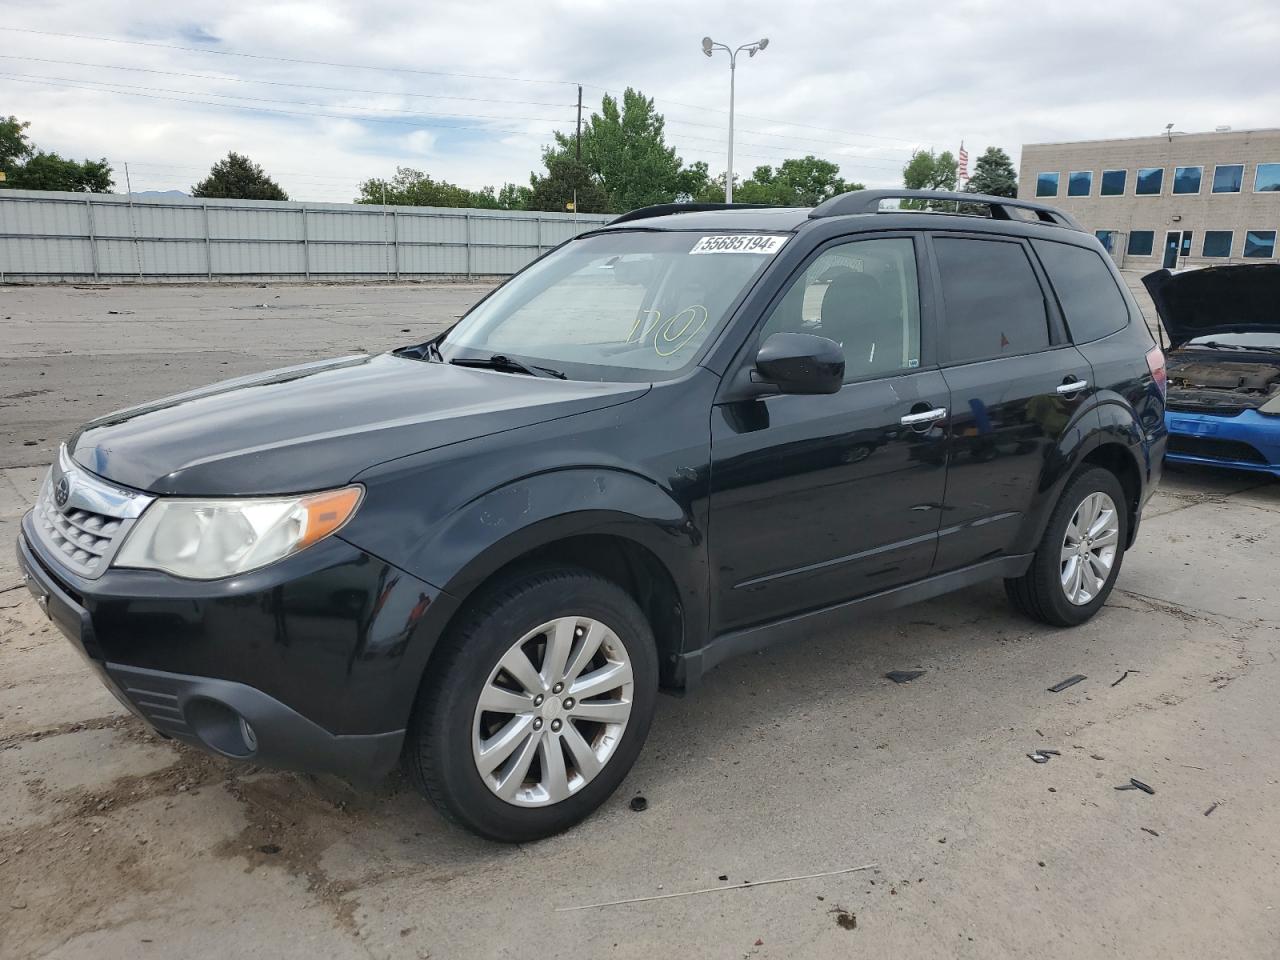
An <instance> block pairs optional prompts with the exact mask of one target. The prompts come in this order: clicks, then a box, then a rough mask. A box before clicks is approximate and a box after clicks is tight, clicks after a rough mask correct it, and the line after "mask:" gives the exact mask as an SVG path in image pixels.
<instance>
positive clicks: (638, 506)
mask: <svg viewBox="0 0 1280 960" xmlns="http://www.w3.org/2000/svg"><path fill="white" fill-rule="evenodd" d="M586 534H590V535H604V536H617V537H621V538H623V539H625V540H630V541H632V542H634V543H636V544H638V545H640V546H642V547H645V548H647V549H648V550H649V551H651V552H652V553H653V554H654V556H656V557H657V559H658V560H659V561H660V562H661V563H662V564H663V566H664V567H666V569H667V571H668V572H669V573H670V574H671V578H672V580H674V581H675V584H676V589H677V590H678V591H679V593H680V596H681V600H682V602H683V604H684V607H685V609H686V611H690V612H693V611H696V610H699V609H705V603H706V582H707V573H706V555H705V549H704V543H703V537H702V534H701V531H700V530H699V528H698V525H697V524H696V523H695V522H694V518H693V516H692V515H691V513H690V512H689V511H688V510H687V509H686V508H685V507H683V506H681V504H680V502H679V501H678V500H677V499H676V497H675V496H673V495H672V493H670V492H669V491H667V490H665V489H663V488H662V487H660V486H659V485H657V484H656V483H654V482H653V481H651V480H648V479H646V478H644V477H641V476H639V475H637V474H634V473H628V472H626V471H622V470H613V469H606V468H573V469H564V470H555V471H552V472H549V473H542V474H538V475H536V476H532V477H525V478H522V479H520V480H517V481H514V482H512V483H509V484H507V485H506V486H503V487H500V488H498V489H496V490H491V491H489V492H488V493H486V494H484V495H483V496H480V497H478V498H476V499H475V500H473V501H471V502H470V503H468V504H467V505H466V506H465V507H464V508H462V509H461V510H458V511H456V512H455V513H454V514H453V515H451V516H450V517H449V518H448V519H447V520H446V521H445V522H444V523H442V524H441V525H440V526H439V527H438V528H437V529H436V530H435V531H434V532H433V535H432V536H431V537H430V538H429V539H428V540H427V541H425V542H424V543H423V544H422V548H421V550H420V551H419V552H418V556H417V557H416V558H415V561H416V562H415V563H414V566H415V567H418V568H419V569H422V570H424V572H426V573H427V574H428V575H427V579H428V580H430V579H431V574H434V575H436V576H438V577H440V578H441V579H440V581H439V582H441V583H443V585H444V589H445V590H446V592H448V593H449V594H451V595H452V596H455V597H458V598H462V597H465V596H467V595H468V594H470V593H471V592H472V591H473V590H475V588H476V587H478V586H479V585H480V584H481V583H483V582H484V581H485V580H486V579H487V578H488V577H489V576H491V575H492V574H493V573H494V572H495V571H497V570H499V569H500V568H502V567H504V566H506V565H507V564H509V563H511V562H512V561H513V560H516V559H518V558H519V557H521V556H524V555H526V554H528V553H530V552H531V551H533V550H536V549H538V548H539V547H543V546H546V545H548V544H551V543H554V542H556V541H558V540H564V539H566V538H569V537H574V536H579V535H586ZM432 582H436V581H432Z"/></svg>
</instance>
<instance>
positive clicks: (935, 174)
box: [902, 150, 956, 190]
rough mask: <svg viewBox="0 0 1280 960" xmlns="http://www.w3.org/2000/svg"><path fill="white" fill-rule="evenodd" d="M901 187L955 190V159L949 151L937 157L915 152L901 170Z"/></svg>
mask: <svg viewBox="0 0 1280 960" xmlns="http://www.w3.org/2000/svg"><path fill="white" fill-rule="evenodd" d="M902 185H903V186H904V187H907V188H908V189H910V190H955V188H956V158H955V157H954V156H953V155H952V153H951V151H950V150H943V151H942V153H939V154H937V155H935V154H934V152H933V151H932V150H916V151H914V152H913V153H912V154H911V159H910V160H908V161H907V165H906V166H905V167H903V168H902Z"/></svg>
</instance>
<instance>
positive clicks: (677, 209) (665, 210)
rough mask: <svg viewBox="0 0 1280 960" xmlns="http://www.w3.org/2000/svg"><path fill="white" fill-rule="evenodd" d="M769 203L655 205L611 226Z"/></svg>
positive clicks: (637, 211) (619, 219)
mask: <svg viewBox="0 0 1280 960" xmlns="http://www.w3.org/2000/svg"><path fill="white" fill-rule="evenodd" d="M770 206H771V204H768V203H655V204H653V205H652V206H649V207H639V208H637V209H635V210H628V211H627V212H626V213H624V214H622V215H621V216H619V217H616V218H615V219H613V220H610V221H609V226H611V227H612V226H615V225H617V224H619V223H628V222H630V221H632V220H644V219H647V218H649V217H665V216H668V215H670V214H673V213H703V212H705V211H707V210H752V209H756V210H758V209H762V208H767V207H770Z"/></svg>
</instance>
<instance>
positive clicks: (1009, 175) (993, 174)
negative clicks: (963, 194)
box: [965, 147, 1018, 197]
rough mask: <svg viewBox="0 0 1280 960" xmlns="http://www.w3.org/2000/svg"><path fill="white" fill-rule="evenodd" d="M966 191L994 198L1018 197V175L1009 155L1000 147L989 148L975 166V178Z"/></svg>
mask: <svg viewBox="0 0 1280 960" xmlns="http://www.w3.org/2000/svg"><path fill="white" fill-rule="evenodd" d="M965 190H967V191H969V192H970V193H985V194H987V195H988V196H992V197H1016V196H1017V195H1018V174H1017V171H1015V170H1014V169H1013V161H1012V160H1010V159H1009V155H1008V154H1007V153H1005V152H1004V151H1003V150H1001V149H1000V148H999V147H987V149H986V150H984V151H983V153H982V156H980V157H979V158H978V162H977V163H976V164H975V165H974V168H973V176H972V177H970V178H969V182H968V184H966V185H965Z"/></svg>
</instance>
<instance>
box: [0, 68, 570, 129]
mask: <svg viewBox="0 0 1280 960" xmlns="http://www.w3.org/2000/svg"><path fill="white" fill-rule="evenodd" d="M0 76H6V77H9V78H10V79H28V80H56V81H58V82H60V83H91V84H94V85H95V87H101V88H116V87H123V88H124V89H125V90H149V91H152V92H155V93H181V94H186V95H189V96H197V97H219V98H220V99H223V100H251V101H254V102H256V103H286V104H292V105H294V106H298V107H325V108H327V109H331V110H332V109H341V110H376V111H378V112H379V113H405V114H409V115H410V116H414V117H449V118H456V119H460V120H536V121H540V122H546V123H559V122H560V118H558V117H527V116H516V115H511V114H509V115H507V116H493V115H492V114H483V113H422V112H421V111H418V110H402V109H400V108H398V107H371V106H365V105H358V106H350V107H348V106H346V105H344V104H335V103H316V102H315V101H312V100H281V99H277V98H273V97H245V96H241V95H239V94H229V93H211V92H207V91H203V90H175V89H173V88H172V87H153V86H146V85H139V84H135V83H116V82H115V81H114V80H82V79H79V78H77V77H50V76H46V75H44V74H39V73H11V74H0ZM106 92H113V93H114V92H121V91H116V90H114V89H110V90H107V91H106Z"/></svg>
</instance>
